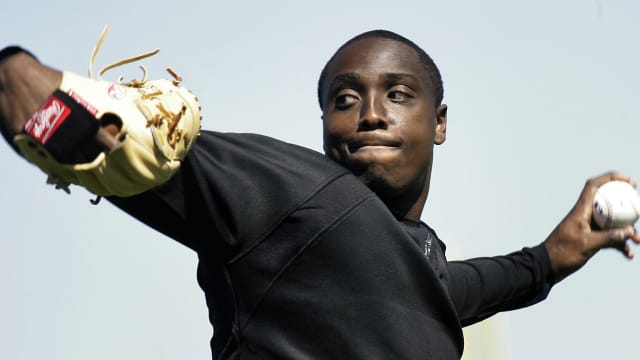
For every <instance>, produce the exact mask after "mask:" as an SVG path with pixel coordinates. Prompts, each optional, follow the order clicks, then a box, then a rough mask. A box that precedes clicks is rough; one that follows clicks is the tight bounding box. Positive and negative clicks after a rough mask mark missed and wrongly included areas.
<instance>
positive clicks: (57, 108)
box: [24, 95, 71, 145]
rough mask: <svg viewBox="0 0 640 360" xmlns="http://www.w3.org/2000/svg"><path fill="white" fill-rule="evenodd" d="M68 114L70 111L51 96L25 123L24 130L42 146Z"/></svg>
mask: <svg viewBox="0 0 640 360" xmlns="http://www.w3.org/2000/svg"><path fill="white" fill-rule="evenodd" d="M70 113H71V110H70V109H69V108H68V107H67V106H66V105H65V104H64V103H63V102H62V101H60V100H59V99H58V98H56V97H55V96H53V95H51V96H50V97H49V99H48V100H47V102H46V103H45V104H44V105H43V106H41V107H40V109H38V111H36V112H35V114H33V116H31V119H29V121H27V123H26V125H25V126H24V129H25V131H26V132H27V133H28V134H29V135H31V136H32V137H33V138H34V139H35V140H37V141H38V142H39V143H41V144H43V145H44V144H45V143H46V142H47V141H48V140H49V139H50V138H51V136H52V135H53V134H54V133H55V132H56V130H57V129H58V127H59V126H60V125H61V124H62V123H63V122H64V120H65V119H66V118H67V117H68V116H69V114H70Z"/></svg>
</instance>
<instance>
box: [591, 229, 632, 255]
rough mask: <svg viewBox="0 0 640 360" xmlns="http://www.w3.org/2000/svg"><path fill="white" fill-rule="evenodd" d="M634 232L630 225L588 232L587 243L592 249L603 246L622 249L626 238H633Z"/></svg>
mask: <svg viewBox="0 0 640 360" xmlns="http://www.w3.org/2000/svg"><path fill="white" fill-rule="evenodd" d="M634 234H635V231H634V230H633V227H631V226H627V227H625V228H621V229H610V230H606V231H594V232H592V233H590V236H589V243H590V245H591V248H592V249H593V250H597V249H603V248H616V249H619V250H621V251H623V250H624V247H625V245H626V240H627V239H630V238H633V236H634ZM636 236H637V235H636Z"/></svg>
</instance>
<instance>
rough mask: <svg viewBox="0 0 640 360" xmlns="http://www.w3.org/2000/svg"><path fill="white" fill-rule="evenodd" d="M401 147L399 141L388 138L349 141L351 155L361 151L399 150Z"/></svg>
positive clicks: (374, 137)
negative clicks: (378, 149)
mask: <svg viewBox="0 0 640 360" xmlns="http://www.w3.org/2000/svg"><path fill="white" fill-rule="evenodd" d="M400 146H401V142H400V141H399V140H396V139H393V138H390V137H386V136H366V137H359V138H355V139H351V140H349V141H347V147H348V149H349V152H350V153H354V152H357V151H358V150H361V149H375V148H380V149H383V148H398V147H400Z"/></svg>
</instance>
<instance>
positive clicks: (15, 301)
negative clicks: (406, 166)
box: [0, 0, 640, 360]
mask: <svg viewBox="0 0 640 360" xmlns="http://www.w3.org/2000/svg"><path fill="white" fill-rule="evenodd" d="M2 13H3V14H4V15H3V16H2V18H3V20H2V21H1V22H0V47H4V46H7V45H11V44H20V45H22V46H24V47H26V48H27V49H30V50H31V51H32V52H34V53H35V54H36V55H37V56H38V57H39V58H40V60H41V61H42V62H44V63H46V64H50V65H52V66H54V67H56V68H58V69H65V70H71V71H74V72H77V73H80V74H86V73H87V67H88V63H89V57H90V54H91V50H92V49H93V46H94V45H95V43H96V41H97V39H98V36H99V34H100V31H101V30H102V28H103V26H104V25H105V24H107V23H109V24H111V32H110V33H109V35H108V36H107V38H106V40H105V43H104V45H103V47H102V50H101V52H100V53H99V54H98V58H97V61H96V71H97V69H98V68H100V67H101V66H104V65H106V64H108V63H110V62H113V61H116V60H119V59H121V58H125V57H129V56H133V55H137V54H139V53H142V52H144V51H147V50H151V49H153V48H156V47H159V48H161V50H162V51H161V52H160V53H159V54H158V55H156V56H155V57H153V58H150V59H147V60H144V61H143V62H142V63H143V64H145V65H146V66H147V67H148V68H149V71H150V77H151V78H159V77H169V75H168V74H167V73H166V72H165V70H164V68H165V67H167V66H171V67H172V68H174V69H175V70H176V71H177V72H178V73H179V74H180V75H182V77H183V79H184V81H183V85H185V86H186V87H188V88H190V89H192V90H193V91H194V93H196V94H197V95H198V97H199V98H200V100H201V102H202V107H203V112H204V124H203V127H204V128H207V129H216V130H221V131H234V132H256V133H261V134H266V135H270V136H273V137H276V138H280V139H283V140H285V141H289V142H292V143H296V144H301V145H304V146H307V147H310V148H312V149H315V150H318V151H321V149H322V145H321V122H320V110H319V108H318V106H317V102H316V97H315V96H316V92H315V91H316V81H317V77H318V75H319V72H320V70H321V68H322V67H323V65H324V64H325V62H326V61H327V60H328V58H329V57H330V56H331V55H332V54H333V52H334V51H335V50H336V49H337V48H338V47H339V46H340V45H341V44H342V43H344V42H345V41H346V40H348V39H349V38H351V37H352V36H354V35H356V34H359V33H361V32H364V31H367V30H371V29H377V28H382V29H388V30H392V31H395V32H398V33H400V34H402V35H404V36H407V37H409V38H410V39H412V40H413V41H414V42H416V43H417V44H418V45H420V46H422V47H423V48H424V49H425V50H426V51H427V52H428V53H429V54H431V56H432V57H433V58H434V60H435V61H436V63H437V64H438V66H439V67H440V70H441V72H442V75H443V78H444V84H445V102H446V103H447V104H448V105H449V113H448V115H449V125H448V138H447V142H446V143H445V144H444V145H442V146H440V147H438V148H437V149H436V152H435V164H434V170H433V180H432V186H431V194H430V197H429V200H428V202H427V207H426V211H425V212H424V216H423V219H424V220H425V221H426V222H427V223H429V224H430V225H431V226H433V227H434V228H436V229H437V231H438V234H439V235H440V237H441V238H442V239H443V240H444V241H445V242H446V243H447V245H448V247H449V253H450V256H451V257H455V258H460V257H475V256H486V255H498V254H504V253H508V252H511V251H514V250H517V249H520V248H522V247H524V246H530V245H535V244H538V243H539V242H541V241H543V240H544V239H545V237H546V236H547V234H548V233H549V232H550V231H551V230H552V229H553V228H554V226H555V225H556V224H557V223H558V222H559V221H560V220H561V219H562V218H563V217H564V215H565V214H566V213H567V212H568V211H569V209H570V208H571V207H572V206H573V204H574V203H575V201H576V199H577V197H578V195H579V192H580V190H581V189H582V186H583V184H584V182H585V180H587V179H588V178H589V177H592V176H595V175H598V174H600V173H602V172H605V171H608V170H618V171H621V172H623V173H625V174H628V175H630V176H632V177H633V178H634V179H636V180H640V166H638V161H637V155H636V154H637V148H638V147H637V138H638V133H639V132H640V122H639V121H638V118H639V117H638V110H637V109H638V95H639V84H640V71H639V70H638V64H640V50H639V48H638V41H637V39H638V35H640V22H639V21H638V19H639V18H640V3H638V2H634V1H631V0H609V1H607V0H593V1H587V0H585V1H577V0H573V1H570V0H565V1H551V0H538V1H527V2H522V1H506V0H504V1H499V0H487V1H482V2H478V1H470V0H466V1H465V0H458V1H448V2H443V1H430V0H421V1H404V2H372V1H350V2H344V1H334V0H327V1H323V2H314V3H305V2H300V1H278V0H273V1H269V2H258V1H254V2H250V1H234V2H230V1H224V2H223V1H196V0H183V1H180V2H176V3H173V4H171V5H160V4H158V3H157V2H150V1H138V2H133V1H121V0H114V1H110V2H108V3H104V4H100V5H99V6H98V5H93V4H89V3H87V2H83V1H65V0H62V1H57V2H48V3H42V2H37V1H34V0H23V1H20V2H18V1H12V2H7V3H5V4H4V5H3V10H2ZM120 74H124V75H125V80H127V79H131V78H133V77H140V71H139V70H138V68H137V65H136V64H134V65H128V66H126V67H124V68H118V69H117V70H113V71H112V72H109V73H107V74H106V76H105V78H107V79H109V80H112V81H113V80H115V79H116V78H117V76H118V75H120ZM0 164H1V165H2V168H3V171H2V177H1V178H0V215H1V216H0V225H1V226H2V228H3V230H2V233H1V235H0V239H1V240H0V288H1V289H2V294H1V296H0V358H2V359H20V360H22V359H65V360H67V359H72V360H75V359H206V358H210V350H209V338H210V336H211V334H212V330H211V327H210V325H209V323H208V320H207V315H206V307H205V303H204V297H203V295H202V292H201V290H200V289H199V288H198V286H197V284H196V277H195V268H196V261H197V259H196V256H195V254H194V253H192V252H191V251H190V250H188V249H187V248H184V247H182V246H181V245H179V244H177V243H175V242H173V241H172V240H170V239H168V238H166V237H165V236H163V235H161V234H159V233H156V232H154V231H153V230H150V229H149V228H146V227H145V226H143V225H141V224H139V223H137V222H136V221H135V220H133V219H130V218H129V217H128V216H127V215H126V214H124V213H122V212H121V211H119V210H118V209H116V208H115V207H113V206H111V205H110V204H109V203H108V202H103V203H101V204H100V205H98V206H92V205H91V204H90V203H89V199H91V198H93V196H91V194H89V193H87V192H86V191H84V190H83V189H81V188H77V187H76V188H73V189H72V194H71V195H67V194H65V193H64V192H62V191H55V190H54V189H53V187H51V186H47V185H45V176H44V175H43V174H41V173H40V171H39V170H38V169H37V168H35V167H34V166H32V165H29V164H27V163H26V162H24V161H23V160H21V159H20V158H18V156H16V155H15V154H14V153H13V152H12V150H11V149H10V148H9V147H8V146H7V145H6V144H5V143H4V142H2V143H0ZM635 250H636V251H640V248H637V249H635ZM639 272H640V263H639V262H638V260H636V261H627V260H625V259H624V258H623V257H622V256H621V255H620V254H618V253H616V252H615V251H602V252H601V253H600V254H598V255H597V256H596V257H595V258H594V259H593V260H592V261H591V262H590V263H589V264H588V265H587V266H586V267H585V268H583V269H582V270H581V271H579V272H578V273H576V274H575V275H573V276H572V277H571V278H569V279H567V280H565V281H564V282H562V283H560V284H558V285H557V286H556V287H555V288H554V289H553V290H552V292H551V294H550V296H549V298H548V299H547V300H546V301H545V302H543V303H540V304H538V305H535V306H533V307H530V308H527V309H524V310H519V311H515V312H510V313H506V314H502V315H501V316H500V317H499V318H498V319H497V320H495V322H494V323H493V324H492V325H490V326H489V327H490V329H489V330H486V329H485V330H481V331H478V330H477V329H475V330H476V331H475V332H476V333H481V335H477V334H475V335H469V336H468V338H467V349H468V351H469V354H468V355H467V357H466V358H468V359H471V356H472V355H473V354H472V352H475V354H476V355H475V357H473V358H474V359H518V360H529V359H530V360H533V359H540V358H548V359H583V360H587V359H602V358H609V359H630V358H633V357H634V356H635V354H636V353H637V351H638V346H637V342H636V341H635V340H636V338H637V336H636V334H635V330H636V328H635V326H636V324H637V323H638V320H640V315H639V314H638V311H637V310H636V307H637V302H638V299H640V282H639ZM328 316H330V314H328ZM473 330H474V329H472V331H473Z"/></svg>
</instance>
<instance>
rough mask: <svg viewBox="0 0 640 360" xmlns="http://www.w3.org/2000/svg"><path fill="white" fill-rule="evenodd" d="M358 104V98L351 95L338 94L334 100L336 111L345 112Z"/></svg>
mask: <svg viewBox="0 0 640 360" xmlns="http://www.w3.org/2000/svg"><path fill="white" fill-rule="evenodd" d="M356 102H358V97H357V96H355V95H353V94H338V95H337V96H336V98H335V100H334V103H335V106H336V108H337V109H338V110H346V109H348V108H350V107H351V106H353V105H354V104H355V103H356Z"/></svg>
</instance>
